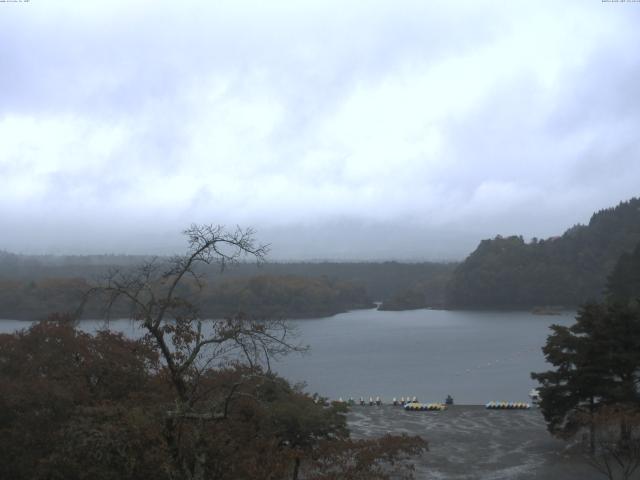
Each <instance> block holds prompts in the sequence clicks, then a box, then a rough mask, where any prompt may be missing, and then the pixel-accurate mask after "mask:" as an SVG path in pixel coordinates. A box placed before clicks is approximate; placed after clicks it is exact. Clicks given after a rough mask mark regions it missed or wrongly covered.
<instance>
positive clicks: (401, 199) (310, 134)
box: [0, 1, 640, 259]
mask: <svg viewBox="0 0 640 480" xmlns="http://www.w3.org/2000/svg"><path fill="white" fill-rule="evenodd" d="M639 21H640V4H633V3H606V2H605V3H601V2H584V1H573V2H572V1H565V2H554V1H542V2H529V3H524V2H481V1H473V2H471V1H469V2H467V1H457V2H418V1H400V2H398V1H395V2H390V1H389V2H386V1H382V2H375V3H374V2H371V3H366V4H365V3H361V2H356V4H352V5H350V6H346V5H345V4H344V2H333V1H323V2H266V3H265V2H243V1H233V2H232V1H217V2H192V3H186V4H185V3H183V2H155V1H154V2H150V1H149V2H117V1H109V2H102V3H101V2H85V3H78V2H70V1H69V2H67V1H57V2H48V3H46V4H45V3H44V2H29V3H5V4H0V69H1V71H2V72H3V75H0V176H1V178H2V179H3V180H4V181H3V188H2V189H0V223H1V224H2V226H3V228H2V232H3V233H2V236H1V237H0V249H7V250H11V251H20V252H33V253H71V252H79V253H98V252H129V253H136V252H137V253H141V252H151V253H166V252H170V251H174V250H176V249H179V248H180V245H181V243H180V242H181V240H180V237H179V231H180V230H181V229H183V228H184V227H186V226H188V225H189V224H190V223H192V222H213V223H223V224H230V225H236V224H240V225H247V226H254V227H256V228H257V230H258V236H259V237H260V238H262V239H264V241H267V242H270V243H271V244H272V246H273V258H280V259H296V258H305V259H310V258H314V259H319V258H340V259H360V258H368V259H371V258H377V259H387V258H394V259H455V258H461V257H463V256H464V255H466V254H467V253H469V251H470V250H471V249H473V248H474V246H475V244H476V243H477V242H478V241H479V240H480V239H481V238H485V237H491V236H493V235H495V234H498V233H501V234H513V233H517V234H523V235H524V236H525V237H531V236H538V237H545V236H550V235H555V234H558V233H561V232H562V231H563V230H564V229H565V228H567V227H569V226H571V225H573V224H575V223H577V222H586V221H588V219H589V216H590V215H591V213H592V212H593V211H595V210H598V209H600V208H604V207H608V206H612V205H615V204H617V203H618V202H619V201H621V200H625V199H628V198H630V197H632V196H635V195H638V194H639V193H640V192H639V189H638V185H640V156H639V154H640V137H638V135H637V131H638V128H639V127H640V83H638V82H637V79H638V78H639V74H640V57H639V56H638V55H637V53H636V50H637V49H636V46H637V45H639V44H640V30H638V29H637V25H638V22H639Z"/></svg>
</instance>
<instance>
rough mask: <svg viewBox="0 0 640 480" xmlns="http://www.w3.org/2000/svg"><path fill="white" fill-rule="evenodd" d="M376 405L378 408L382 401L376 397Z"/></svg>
mask: <svg viewBox="0 0 640 480" xmlns="http://www.w3.org/2000/svg"><path fill="white" fill-rule="evenodd" d="M376 405H377V406H378V407H379V406H380V405H382V400H380V397H376Z"/></svg>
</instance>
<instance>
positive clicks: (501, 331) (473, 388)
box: [0, 310, 574, 404]
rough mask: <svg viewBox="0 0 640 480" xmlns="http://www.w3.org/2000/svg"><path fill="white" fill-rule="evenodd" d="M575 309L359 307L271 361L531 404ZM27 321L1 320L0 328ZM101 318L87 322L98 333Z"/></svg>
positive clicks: (295, 371) (407, 387)
mask: <svg viewBox="0 0 640 480" xmlns="http://www.w3.org/2000/svg"><path fill="white" fill-rule="evenodd" d="M573 321H574V312H566V313H564V314H563V315H558V316H539V315H533V314H531V313H528V312H474V311H464V312H462V311H444V310H412V311H406V312H380V311H377V310H356V311H352V312H348V313H344V314H340V315H335V316H333V317H327V318H319V319H313V320H294V321H292V322H291V323H292V324H294V325H295V326H296V327H297V330H298V335H299V337H300V338H299V340H300V341H301V342H302V343H304V344H307V345H309V346H310V351H309V353H307V354H305V355H292V356H288V357H285V358H284V359H282V360H280V361H278V362H277V363H275V364H273V365H272V366H273V368H274V370H276V371H278V372H279V373H280V374H281V375H283V376H284V377H286V378H288V379H289V380H291V381H293V382H300V381H305V382H306V383H307V390H308V391H310V392H318V393H320V394H322V395H325V396H328V397H331V398H338V397H340V396H342V397H343V398H347V397H349V396H353V397H354V398H357V397H360V396H363V397H365V398H368V397H369V396H374V397H375V396H377V395H380V396H381V397H383V399H385V400H387V401H389V400H391V398H392V397H398V398H399V397H401V396H414V395H415V396H417V397H418V398H419V399H420V400H421V401H426V402H432V401H443V400H444V398H445V397H446V395H448V394H451V395H452V396H453V397H454V399H455V400H456V403H463V404H478V403H486V402H488V401H489V400H508V401H525V400H527V393H528V392H529V390H530V389H531V388H532V387H534V386H535V382H533V381H532V380H531V379H530V377H529V373H530V372H531V371H542V370H545V369H547V368H548V365H546V364H545V360H544V357H543V355H542V352H541V347H542V345H544V343H545V340H546V338H547V335H548V334H549V328H548V327H549V325H551V324H552V323H558V324H561V325H569V324H571V323H573ZM26 325H28V324H26V323H25V322H18V321H12V320H2V321H0V331H2V332H11V331H14V330H16V329H19V328H24V327H25V326H26ZM102 325H103V322H100V321H86V322H82V325H81V326H82V328H83V329H85V330H87V331H93V330H95V329H96V328H99V327H100V326H102ZM110 325H111V328H113V329H115V330H119V331H123V332H124V333H126V334H127V335H129V336H132V337H136V336H139V330H138V329H137V327H136V326H135V324H133V323H132V322H130V321H128V320H116V321H112V322H111V324H110Z"/></svg>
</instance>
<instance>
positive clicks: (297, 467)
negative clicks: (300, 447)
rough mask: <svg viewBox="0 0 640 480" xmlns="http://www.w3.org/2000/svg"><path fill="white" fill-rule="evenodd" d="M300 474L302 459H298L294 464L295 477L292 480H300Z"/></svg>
mask: <svg viewBox="0 0 640 480" xmlns="http://www.w3.org/2000/svg"><path fill="white" fill-rule="evenodd" d="M299 472H300V457H296V459H295V462H294V464H293V476H292V477H291V479H292V480H298V473H299Z"/></svg>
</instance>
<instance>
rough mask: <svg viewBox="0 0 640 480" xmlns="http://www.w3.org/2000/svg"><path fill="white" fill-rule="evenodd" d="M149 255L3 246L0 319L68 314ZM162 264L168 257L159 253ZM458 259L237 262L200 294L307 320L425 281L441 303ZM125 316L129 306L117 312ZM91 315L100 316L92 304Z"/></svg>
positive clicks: (221, 304)
mask: <svg viewBox="0 0 640 480" xmlns="http://www.w3.org/2000/svg"><path fill="white" fill-rule="evenodd" d="M149 259H150V257H143V256H126V255H92V256H53V255H43V256H29V255H16V254H12V253H8V252H1V251H0V318H20V319H33V318H42V317H46V316H47V314H48V313H50V312H60V311H68V310H69V309H74V308H75V306H76V305H78V304H79V302H80V300H81V297H82V292H83V291H86V290H87V289H88V288H89V286H90V284H91V283H92V282H95V281H96V280H99V279H100V278H101V277H104V275H106V274H107V273H108V272H109V271H112V270H114V269H116V270H124V271H126V270H128V269H131V268H133V267H134V266H135V265H138V264H140V263H143V262H145V261H147V260H149ZM157 261H159V262H162V261H166V258H159V259H158V260H157ZM454 268H455V264H451V263H434V262H423V263H398V262H358V263H356V262H353V263H350V262H344V263H338V262H293V263H266V264H261V265H260V266H259V267H257V266H256V264H255V263H239V264H236V265H232V266H230V267H229V268H226V269H225V270H224V272H221V271H220V268H219V267H218V266H211V267H209V268H208V269H207V271H203V272H202V273H206V276H207V278H208V280H209V286H208V287H207V288H206V289H205V290H204V292H203V294H202V299H201V300H202V303H201V305H202V307H203V309H204V310H205V313H206V314H207V315H208V316H224V315H229V314H232V313H236V312H237V311H243V312H245V313H247V314H251V315H254V316H263V317H266V316H269V317H283V318H303V317H316V316H324V315H331V314H335V313H338V312H342V311H345V310H351V309H356V308H369V307H370V306H371V305H372V302H373V301H374V300H381V301H385V302H386V301H387V300H388V299H392V298H394V297H397V296H398V295H399V294H401V293H400V292H403V291H404V290H405V289H408V288H415V285H419V286H420V287H421V288H424V289H426V290H427V291H428V294H429V298H432V299H435V300H437V302H436V303H438V304H442V302H443V299H444V292H445V286H446V284H447V282H448V280H449V278H450V275H451V272H452V271H453V269H454ZM117 311H118V313H119V314H122V315H126V310H124V309H123V308H121V309H119V310H117ZM86 315H87V316H92V317H95V316H100V315H101V312H100V311H99V310H98V309H95V308H92V306H91V305H89V306H88V309H87V311H86Z"/></svg>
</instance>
